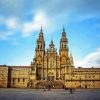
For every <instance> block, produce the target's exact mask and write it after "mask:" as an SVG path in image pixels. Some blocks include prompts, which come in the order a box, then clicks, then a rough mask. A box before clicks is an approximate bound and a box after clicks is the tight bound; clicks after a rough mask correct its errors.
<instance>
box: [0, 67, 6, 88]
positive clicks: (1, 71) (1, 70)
mask: <svg viewBox="0 0 100 100" xmlns="http://www.w3.org/2000/svg"><path fill="white" fill-rule="evenodd" d="M1 87H3V88H7V87H8V66H6V65H0V88H1Z"/></svg>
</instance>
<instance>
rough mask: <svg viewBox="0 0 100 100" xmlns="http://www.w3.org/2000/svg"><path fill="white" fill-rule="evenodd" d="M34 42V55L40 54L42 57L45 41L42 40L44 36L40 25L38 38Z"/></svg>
mask: <svg viewBox="0 0 100 100" xmlns="http://www.w3.org/2000/svg"><path fill="white" fill-rule="evenodd" d="M36 44H37V45H36V57H38V56H41V57H42V58H43V56H44V54H45V41H44V37H43V30H42V26H41V30H40V33H39V38H38V39H37V43H36Z"/></svg>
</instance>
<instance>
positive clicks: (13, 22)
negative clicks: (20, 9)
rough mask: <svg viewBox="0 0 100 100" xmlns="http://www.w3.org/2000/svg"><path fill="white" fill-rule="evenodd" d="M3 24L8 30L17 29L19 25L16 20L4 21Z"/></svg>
mask: <svg viewBox="0 0 100 100" xmlns="http://www.w3.org/2000/svg"><path fill="white" fill-rule="evenodd" d="M5 24H6V26H7V28H8V29H18V27H19V26H20V25H19V21H18V19H16V18H8V19H7V20H6V21H5Z"/></svg>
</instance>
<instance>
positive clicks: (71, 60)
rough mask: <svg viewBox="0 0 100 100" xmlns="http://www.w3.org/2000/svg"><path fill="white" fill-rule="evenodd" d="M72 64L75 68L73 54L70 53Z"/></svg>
mask: <svg viewBox="0 0 100 100" xmlns="http://www.w3.org/2000/svg"><path fill="white" fill-rule="evenodd" d="M70 64H71V66H74V61H73V56H72V53H70Z"/></svg>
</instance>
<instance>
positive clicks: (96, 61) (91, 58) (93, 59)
mask: <svg viewBox="0 0 100 100" xmlns="http://www.w3.org/2000/svg"><path fill="white" fill-rule="evenodd" d="M75 66H76V67H78V66H83V67H92V66H93V67H100V48H98V49H97V50H96V51H95V52H92V53H90V54H88V55H87V56H86V57H85V58H84V59H83V60H76V61H75Z"/></svg>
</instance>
